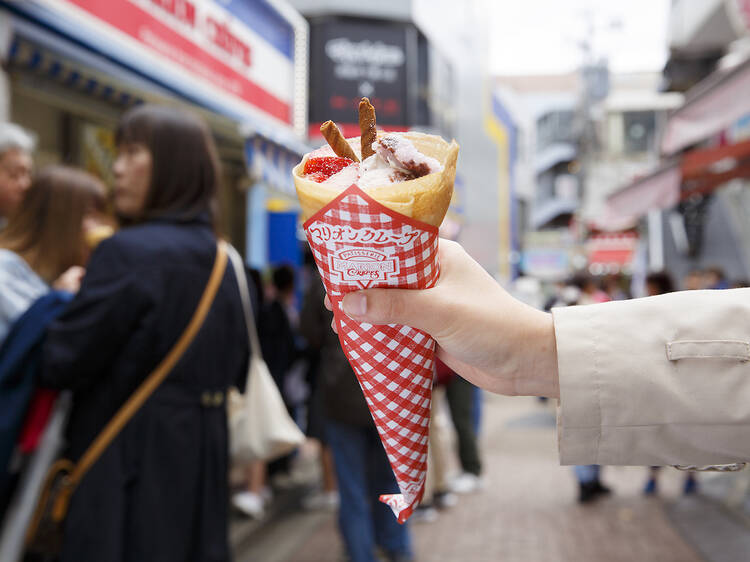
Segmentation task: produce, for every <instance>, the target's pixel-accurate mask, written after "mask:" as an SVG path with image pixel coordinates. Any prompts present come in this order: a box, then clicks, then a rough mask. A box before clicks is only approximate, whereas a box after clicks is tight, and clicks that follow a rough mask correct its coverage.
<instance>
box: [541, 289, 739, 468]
mask: <svg viewBox="0 0 750 562" xmlns="http://www.w3.org/2000/svg"><path fill="white" fill-rule="evenodd" d="M552 314H553V317H554V325H555V336H556V339H557V360H558V372H559V378H560V402H559V406H558V414H557V427H558V444H559V450H560V461H561V463H562V464H612V465H673V464H695V465H711V464H725V463H733V462H740V461H746V460H750V361H749V360H750V289H735V290H726V291H685V292H679V293H671V294H667V295H660V296H656V297H649V298H644V299H635V300H630V301H614V302H609V303H604V304H595V305H588V306H576V307H567V308H558V309H553V311H552Z"/></svg>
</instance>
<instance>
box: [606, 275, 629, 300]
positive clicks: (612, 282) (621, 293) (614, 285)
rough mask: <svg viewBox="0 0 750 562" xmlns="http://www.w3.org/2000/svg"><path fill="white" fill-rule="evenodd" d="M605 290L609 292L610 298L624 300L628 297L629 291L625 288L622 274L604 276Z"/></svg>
mask: <svg viewBox="0 0 750 562" xmlns="http://www.w3.org/2000/svg"><path fill="white" fill-rule="evenodd" d="M603 285H604V292H605V293H607V296H608V297H609V300H613V301H624V300H626V299H628V298H630V297H629V296H628V293H627V292H626V291H625V290H624V289H623V276H622V275H607V276H606V277H605V278H604V283H603Z"/></svg>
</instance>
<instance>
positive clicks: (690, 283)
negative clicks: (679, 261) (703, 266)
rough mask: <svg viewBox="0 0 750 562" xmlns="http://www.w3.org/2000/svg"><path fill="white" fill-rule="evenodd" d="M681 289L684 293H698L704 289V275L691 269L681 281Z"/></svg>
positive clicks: (701, 271) (698, 270)
mask: <svg viewBox="0 0 750 562" xmlns="http://www.w3.org/2000/svg"><path fill="white" fill-rule="evenodd" d="M682 288H683V290H685V291H698V290H700V289H706V288H707V287H706V284H705V274H704V272H703V270H700V269H692V270H690V271H689V272H688V274H687V275H685V277H684V278H683V279H682Z"/></svg>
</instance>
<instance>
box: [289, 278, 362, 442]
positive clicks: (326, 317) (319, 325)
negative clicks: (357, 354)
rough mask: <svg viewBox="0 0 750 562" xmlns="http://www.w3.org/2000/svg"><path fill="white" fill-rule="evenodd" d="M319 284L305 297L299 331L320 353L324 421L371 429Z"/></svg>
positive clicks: (354, 378)
mask: <svg viewBox="0 0 750 562" xmlns="http://www.w3.org/2000/svg"><path fill="white" fill-rule="evenodd" d="M325 295H326V292H325V289H324V288H323V283H321V282H320V281H319V280H316V279H313V280H312V282H311V284H310V288H309V290H308V292H307V294H306V296H305V303H304V306H303V307H302V314H301V317H300V330H301V332H302V335H303V336H304V337H305V339H306V340H307V342H308V345H310V347H311V348H314V349H318V350H319V351H320V362H319V363H318V380H317V384H318V390H319V392H321V394H322V402H323V415H324V417H325V418H326V419H329V420H332V421H335V422H338V423H341V424H346V425H354V426H359V427H372V428H373V429H374V428H375V424H374V422H373V421H372V415H371V414H370V410H369V408H368V407H367V402H366V401H365V395H364V393H363V392H362V387H360V386H359V381H358V380H357V375H355V374H354V371H353V370H352V367H351V365H350V364H349V360H348V359H347V358H346V354H345V353H344V351H343V350H342V349H341V343H340V342H339V338H338V336H337V335H336V334H335V333H334V331H333V330H332V329H331V320H332V319H333V313H332V312H329V311H328V310H327V309H326V308H325V305H324V301H323V299H324V298H325Z"/></svg>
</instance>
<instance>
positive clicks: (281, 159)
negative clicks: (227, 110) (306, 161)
mask: <svg viewBox="0 0 750 562" xmlns="http://www.w3.org/2000/svg"><path fill="white" fill-rule="evenodd" d="M309 150H310V149H309V147H307V146H306V145H305V144H303V143H297V145H295V146H294V148H292V147H291V146H290V145H289V144H280V143H277V142H274V141H273V140H272V139H269V138H268V137H266V136H263V135H260V134H255V135H249V136H248V138H247V140H246V141H245V160H246V162H247V169H248V172H249V173H250V175H251V177H253V178H254V179H255V180H256V181H259V182H262V183H264V184H265V185H266V186H267V187H269V188H271V189H273V190H275V191H278V192H280V193H283V194H284V195H287V196H289V197H293V198H295V199H296V197H297V195H296V191H295V189H294V180H293V179H292V168H294V167H295V166H296V165H297V164H298V163H299V161H300V160H301V159H302V156H303V154H304V153H305V152H308V151H309Z"/></svg>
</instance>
